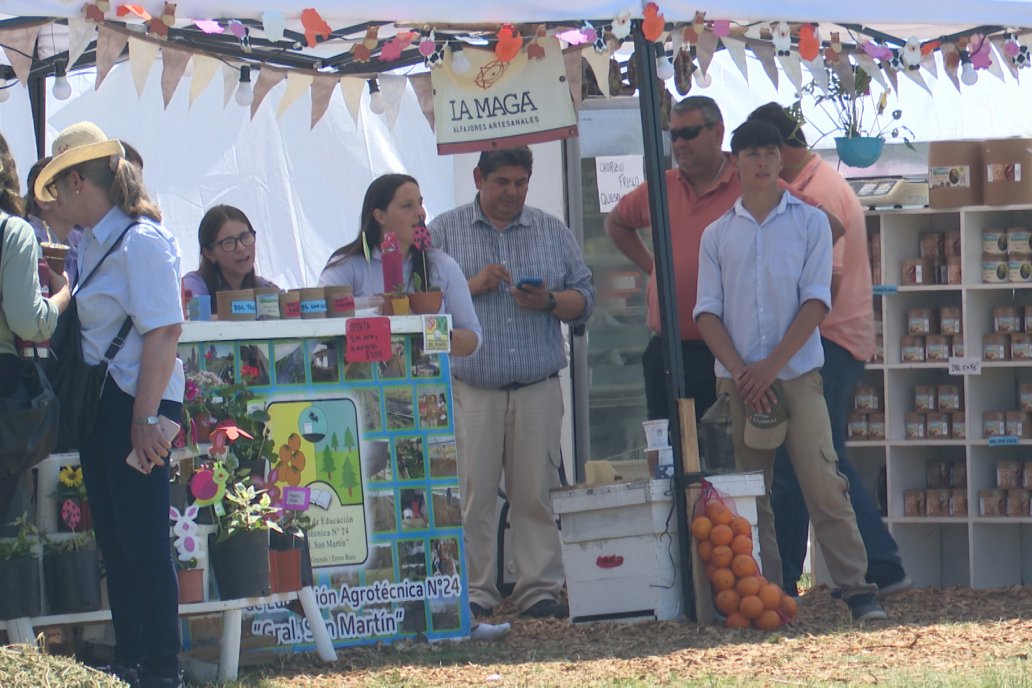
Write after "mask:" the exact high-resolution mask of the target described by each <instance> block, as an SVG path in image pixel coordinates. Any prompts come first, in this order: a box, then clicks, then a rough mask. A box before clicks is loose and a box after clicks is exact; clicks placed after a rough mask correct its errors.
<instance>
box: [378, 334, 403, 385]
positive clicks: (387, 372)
mask: <svg viewBox="0 0 1032 688" xmlns="http://www.w3.org/2000/svg"><path fill="white" fill-rule="evenodd" d="M379 366H380V379H381V380H392V379H397V378H403V377H405V375H406V373H407V372H408V368H409V366H408V361H407V360H406V357H405V338H404V337H391V357H390V359H389V360H387V361H383V362H382V363H380V364H379Z"/></svg>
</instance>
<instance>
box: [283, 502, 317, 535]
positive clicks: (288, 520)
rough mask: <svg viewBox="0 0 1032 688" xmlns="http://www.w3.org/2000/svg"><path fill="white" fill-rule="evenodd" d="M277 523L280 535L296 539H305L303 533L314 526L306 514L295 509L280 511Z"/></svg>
mask: <svg viewBox="0 0 1032 688" xmlns="http://www.w3.org/2000/svg"><path fill="white" fill-rule="evenodd" d="M278 523H279V527H280V532H281V533H284V534H286V535H292V536H293V537H298V538H303V537H305V533H307V532H308V531H309V530H311V528H312V526H313V525H315V522H314V521H313V520H312V518H311V516H309V515H308V512H305V511H297V510H295V509H282V510H281V513H280V518H279V522H278Z"/></svg>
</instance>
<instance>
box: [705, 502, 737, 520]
mask: <svg viewBox="0 0 1032 688" xmlns="http://www.w3.org/2000/svg"><path fill="white" fill-rule="evenodd" d="M706 515H707V516H709V520H711V521H713V525H715V526H717V525H724V526H726V525H730V524H731V521H732V520H734V518H735V515H734V513H732V511H731V510H730V509H728V508H727V507H726V506H724V505H723V504H721V503H720V502H710V503H709V504H707V505H706Z"/></svg>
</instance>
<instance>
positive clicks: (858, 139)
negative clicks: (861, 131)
mask: <svg viewBox="0 0 1032 688" xmlns="http://www.w3.org/2000/svg"><path fill="white" fill-rule="evenodd" d="M884 147H885V139H883V138H881V137H879V136H838V137H836V138H835V150H836V151H837V152H838V156H839V160H841V161H842V162H844V163H845V164H847V165H849V166H850V167H870V166H871V165H873V164H874V163H876V162H878V158H880V157H881V154H882V149H883V148H884Z"/></svg>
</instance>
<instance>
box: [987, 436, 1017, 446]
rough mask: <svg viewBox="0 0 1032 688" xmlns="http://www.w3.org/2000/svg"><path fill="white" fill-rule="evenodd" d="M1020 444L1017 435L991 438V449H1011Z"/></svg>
mask: <svg viewBox="0 0 1032 688" xmlns="http://www.w3.org/2000/svg"><path fill="white" fill-rule="evenodd" d="M1017 443H1018V436H1017V435H997V436H996V437H990V438H989V446H990V447H1009V446H1013V445H1015V444H1017Z"/></svg>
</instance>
